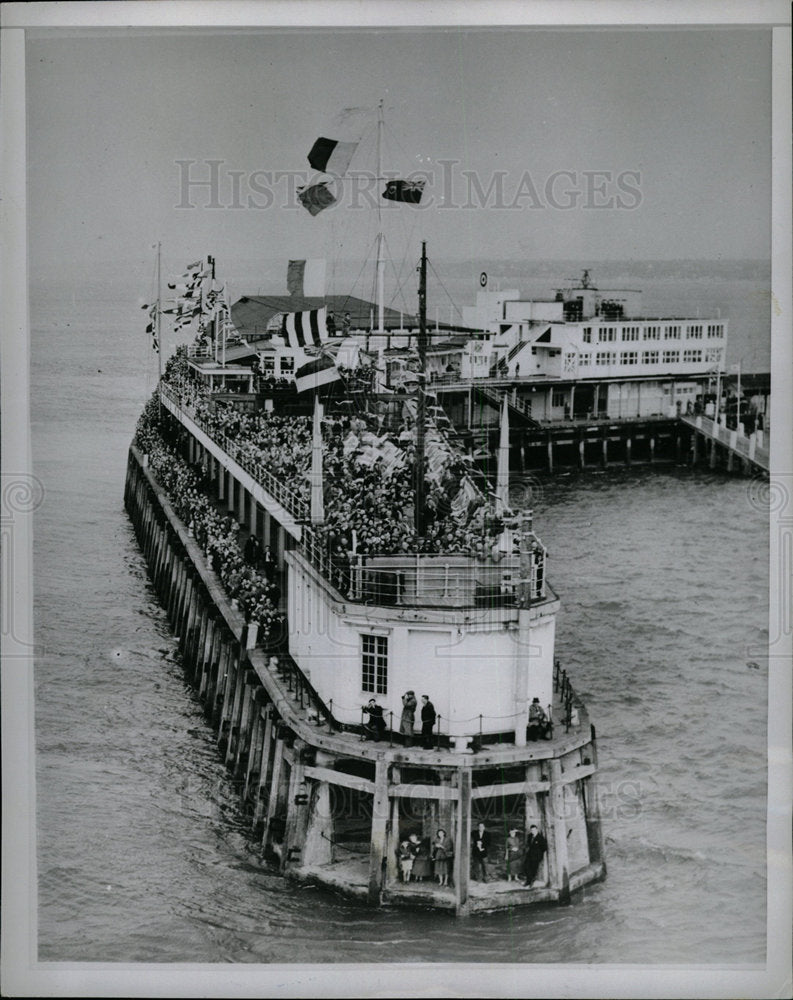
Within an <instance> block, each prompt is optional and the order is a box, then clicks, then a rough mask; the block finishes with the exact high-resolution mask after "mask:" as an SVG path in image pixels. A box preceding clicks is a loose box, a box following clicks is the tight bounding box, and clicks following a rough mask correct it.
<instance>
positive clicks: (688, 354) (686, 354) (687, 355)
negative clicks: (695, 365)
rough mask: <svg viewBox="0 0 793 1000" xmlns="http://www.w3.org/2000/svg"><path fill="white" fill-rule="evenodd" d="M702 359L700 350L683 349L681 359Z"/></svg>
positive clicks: (689, 360) (694, 360)
mask: <svg viewBox="0 0 793 1000" xmlns="http://www.w3.org/2000/svg"><path fill="white" fill-rule="evenodd" d="M701 360H702V351H683V361H688V362H689V363H690V362H692V361H693V362H696V361H701Z"/></svg>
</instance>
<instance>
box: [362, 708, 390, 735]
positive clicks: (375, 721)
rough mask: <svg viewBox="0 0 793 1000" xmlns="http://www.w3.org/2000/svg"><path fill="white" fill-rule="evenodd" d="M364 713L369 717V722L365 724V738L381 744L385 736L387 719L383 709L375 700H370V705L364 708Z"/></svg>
mask: <svg viewBox="0 0 793 1000" xmlns="http://www.w3.org/2000/svg"><path fill="white" fill-rule="evenodd" d="M363 710H364V712H365V713H366V714H367V715H368V716H369V721H368V722H366V723H364V727H363V738H364V739H365V740H374V741H375V743H379V742H380V740H381V739H382V738H383V736H384V734H385V718H384V717H383V709H382V707H381V706H380V705H378V704H377V702H376V701H375V700H374V698H370V699H369V704H368V705H364V706H363Z"/></svg>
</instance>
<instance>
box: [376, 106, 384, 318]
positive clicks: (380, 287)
mask: <svg viewBox="0 0 793 1000" xmlns="http://www.w3.org/2000/svg"><path fill="white" fill-rule="evenodd" d="M382 136H383V99H382V98H380V102H379V103H378V105H377V183H378V184H379V183H380V182H381V180H382V173H383V169H382V163H381V158H382ZM383 242H384V236H383V221H382V209H381V206H380V198H379V197H378V199H377V332H378V333H383V331H384V329H385V302H384V299H385V257H384V256H383Z"/></svg>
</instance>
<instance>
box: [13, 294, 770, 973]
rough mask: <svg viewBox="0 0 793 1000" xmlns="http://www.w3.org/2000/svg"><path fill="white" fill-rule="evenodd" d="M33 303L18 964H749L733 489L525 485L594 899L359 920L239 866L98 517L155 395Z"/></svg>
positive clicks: (754, 614) (677, 481) (761, 517)
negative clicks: (32, 696)
mask: <svg viewBox="0 0 793 1000" xmlns="http://www.w3.org/2000/svg"><path fill="white" fill-rule="evenodd" d="M33 305H34V314H33V318H34V327H35V332H34V339H33V373H32V377H33V389H34V412H33V429H34V462H35V470H34V471H35V472H36V474H37V475H38V476H39V478H40V479H41V480H42V482H43V484H44V487H45V491H46V492H45V500H44V504H43V506H42V508H41V509H40V511H39V512H38V515H37V520H36V524H35V591H36V622H37V633H38V634H37V638H38V641H39V642H40V643H41V644H42V645H43V648H44V653H43V655H42V656H41V658H40V659H39V661H38V663H37V667H36V731H37V802H38V814H37V824H38V838H39V839H38V871H39V957H40V959H42V960H62V961H75V960H96V961H116V962H135V961H147V962H152V961H153V962H176V961H191V962H196V961H209V962H339V961H346V962H372V961H381V962H382V961H386V962H387V961H477V960H479V961H488V962H498V961H525V962H581V963H584V962H592V963H689V962H697V963H700V962H739V963H742V962H758V961H762V960H763V958H764V954H765V893H766V871H765V850H766V848H765V810H766V770H765V768H766V760H765V758H766V709H767V704H766V702H767V698H766V687H767V661H766V658H765V654H764V649H763V646H764V643H765V642H766V641H767V632H766V624H767V558H768V541H767V530H766V516H765V513H764V512H763V510H761V509H758V506H757V505H753V503H752V502H750V499H749V484H748V481H747V480H743V479H729V478H726V477H724V476H722V475H713V474H708V473H705V472H691V471H689V470H685V469H681V470H671V471H656V472H653V473H648V472H646V471H641V470H634V471H632V472H630V473H628V472H624V473H621V472H619V471H609V472H608V473H605V474H600V473H596V472H592V473H587V474H586V476H584V477H578V476H560V477H556V478H553V479H549V480H545V481H543V482H542V483H541V484H540V495H539V497H538V501H537V505H536V517H535V527H536V528H537V530H538V531H539V533H540V534H541V536H542V537H543V539H544V540H545V541H546V543H547V544H548V546H549V549H550V555H551V560H552V561H551V564H550V567H551V568H550V579H551V581H552V583H553V584H554V586H555V588H556V589H557V590H558V591H559V593H560V595H561V597H562V611H561V613H560V614H559V617H558V622H557V651H558V655H559V656H560V657H561V659H562V661H563V663H564V665H565V666H566V667H567V669H568V671H569V672H570V674H571V677H572V680H573V683H574V685H575V687H576V688H577V689H578V691H579V692H580V694H581V695H582V696H583V698H584V699H585V701H586V702H587V704H588V706H589V709H590V713H591V716H592V719H593V721H594V722H595V724H596V726H597V730H598V736H599V749H600V766H601V776H600V789H601V799H602V805H603V811H604V814H605V816H604V823H605V834H606V848H607V859H608V879H607V880H606V881H605V882H604V883H602V884H600V885H597V886H595V887H593V888H590V889H587V890H586V891H584V892H583V893H582V894H580V895H579V896H578V897H576V898H575V901H574V903H573V904H572V905H571V906H569V907H566V908H558V907H542V908H538V909H536V910H533V911H531V912H515V913H506V914H501V915H491V916H486V917H476V918H473V919H471V920H470V921H465V922H455V921H454V920H451V919H449V918H448V917H446V916H442V915H433V914H422V913H405V912H393V913H390V912H376V911H375V912H372V911H368V910H365V909H363V908H362V907H359V906H356V905H354V904H351V903H347V902H344V901H342V900H340V899H337V898H335V897H334V896H333V895H331V894H330V893H327V892H325V891H322V890H319V889H314V888H297V887H295V886H293V885H291V884H290V883H288V882H285V881H283V880H282V879H281V878H280V877H279V876H277V875H274V874H273V873H272V872H269V871H268V870H267V869H266V868H264V867H263V866H262V864H261V863H260V860H259V857H258V855H257V852H256V849H255V845H253V844H251V843H250V842H249V840H248V838H247V830H246V827H245V826H244V824H243V823H242V821H241V817H240V816H239V814H238V812H237V808H236V803H235V799H234V795H233V792H232V789H231V786H230V783H229V780H228V778H227V775H226V772H225V770H224V768H223V767H222V765H221V763H220V761H219V759H218V755H217V752H216V748H215V744H214V739H213V736H212V733H211V732H210V730H209V729H208V728H207V727H206V725H205V723H204V719H203V715H202V713H201V710H200V708H199V705H198V703H197V702H196V700H195V698H194V696H193V694H192V693H191V691H190V690H189V688H188V687H187V686H186V684H185V683H184V680H183V678H182V674H181V670H180V667H179V664H178V662H177V661H176V659H175V647H174V642H173V640H172V639H171V637H170V635H169V632H168V628H167V626H166V622H165V617H164V614H163V612H162V611H161V609H160V608H159V606H158V604H157V602H156V600H155V598H154V595H153V592H152V590H151V588H150V586H149V584H148V582H147V577H146V574H145V570H144V565H143V560H142V557H141V555H140V554H139V552H138V549H137V546H136V544H135V541H134V537H133V534H132V530H131V527H130V525H129V523H128V521H127V519H126V516H125V514H124V511H123V506H122V493H123V479H124V468H125V462H126V450H127V446H128V444H129V440H130V438H131V434H132V431H133V428H134V422H135V419H136V417H137V414H138V412H139V410H140V407H141V405H142V403H143V400H144V398H145V396H146V394H147V391H150V390H151V388H153V377H152V365H151V362H150V361H148V362H147V355H146V345H145V343H143V341H144V340H145V338H144V336H143V333H142V329H141V331H140V333H138V331H137V330H134V329H132V330H131V329H130V327H129V325H124V327H123V328H122V326H121V323H120V322H119V321H116V325H115V326H114V320H113V319H112V316H113V307H112V305H111V304H110V303H103V302H101V301H96V300H94V301H92V302H91V303H78V304H77V306H76V307H75V308H74V309H72V310H71V311H70V314H71V318H70V320H69V322H70V323H71V325H70V326H69V327H67V326H66V322H67V321H66V320H65V319H64V313H63V310H62V307H60V306H59V308H58V309H57V310H56V309H54V308H50V307H48V304H47V303H46V302H45V301H44V300H41V301H39V302H38V303H37V302H36V301H35V300H34V303H33ZM77 317H79V323H77V321H76V320H77ZM108 317H111V318H110V319H109V318H108ZM141 327H142V324H141ZM147 364H148V370H149V373H150V374H149V377H148V385H147V377H146V375H145V374H144V372H145V370H146V365H147ZM747 661H755V662H756V663H757V665H758V669H753V668H749V667H747Z"/></svg>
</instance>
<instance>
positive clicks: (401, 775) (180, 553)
mask: <svg viewBox="0 0 793 1000" xmlns="http://www.w3.org/2000/svg"><path fill="white" fill-rule="evenodd" d="M146 464H147V463H146V461H145V459H144V457H143V456H141V455H140V454H139V453H138V452H137V450H136V449H135V448H134V447H133V448H132V449H131V450H130V456H129V462H128V468H127V479H126V488H125V505H126V508H127V511H128V513H129V516H130V519H131V521H132V524H133V526H134V530H135V533H136V536H137V539H138V542H139V545H140V547H141V550H142V552H143V555H144V558H145V560H146V563H147V565H148V569H149V574H150V578H151V580H152V583H153V585H154V587H155V590H156V592H157V594H158V597H159V599H160V601H161V602H162V605H163V607H164V608H165V609H166V611H167V614H168V617H169V619H170V621H171V624H172V627H173V630H174V633H175V634H176V635H177V636H178V641H179V648H180V652H181V657H182V662H183V665H184V670H185V673H186V676H187V678H188V679H189V681H190V682H191V684H192V685H193V687H194V689H195V691H196V694H197V696H198V698H199V699H200V701H201V702H202V704H203V707H204V712H205V715H206V718H207V721H208V722H209V724H210V725H211V726H212V728H213V730H214V732H215V733H216V738H217V743H218V748H219V751H220V752H221V754H222V755H223V758H224V760H225V763H226V765H227V767H228V768H229V770H230V772H231V774H232V775H233V778H234V780H235V782H236V784H237V787H238V790H239V795H240V801H241V805H242V808H243V809H244V810H245V812H246V813H247V815H248V817H249V819H250V822H251V827H252V830H253V835H254V837H255V838H256V839H257V840H258V841H259V843H260V845H261V849H262V852H263V854H264V855H265V856H266V857H269V858H270V859H271V860H272V861H273V862H274V863H275V864H277V865H278V867H279V868H280V870H281V871H283V872H284V873H286V874H289V875H290V876H292V877H294V878H296V879H299V880H302V881H313V882H317V883H319V884H323V885H325V886H329V887H332V888H335V889H338V890H340V891H342V892H343V893H345V894H347V895H349V896H352V897H357V898H359V899H361V900H362V901H364V902H367V903H369V904H370V905H383V904H386V905H400V906H426V907H433V908H440V909H445V910H449V911H451V912H454V913H456V914H457V915H460V916H464V915H467V914H470V913H473V912H477V911H483V910H493V909H501V908H507V907H512V906H516V905H517V906H519V905H526V904H529V903H535V902H540V901H557V902H561V903H564V902H567V901H568V900H569V898H570V893H571V892H572V891H573V890H575V889H577V888H580V887H582V886H584V885H586V884H588V883H591V882H594V881H597V880H599V879H601V878H603V877H604V875H605V870H606V869H605V861H604V856H603V841H602V830H601V823H600V816H599V812H598V795H597V788H596V784H595V780H596V779H595V775H596V743H595V734H594V729H592V731H591V733H590V732H585V733H584V734H583V735H582V734H581V733H578V734H571V735H570V738H569V739H566V740H563V741H561V742H558V741H557V742H555V743H554V744H553V745H552V746H551V745H546V746H543V745H542V744H535V745H534V747H532V748H531V749H527V748H518V747H514V746H513V747H507V748H504V749H496V750H494V749H492V748H483V750H482V751H480V752H478V753H470V752H469V753H455V752H450V751H443V752H441V751H436V752H427V751H411V750H410V749H406V748H403V747H399V746H396V747H389V748H387V749H386V748H384V747H382V748H381V746H380V745H379V744H369V743H361V742H360V738H359V736H358V735H357V733H355V732H339V731H338V730H335V729H334V727H333V725H326V724H323V720H321V719H318V718H317V717H316V716H314V715H312V713H311V709H310V706H308V707H307V706H304V704H303V691H302V689H301V691H300V697H299V701H298V699H297V690H295V691H294V692H292V691H291V681H290V683H289V690H288V689H287V678H286V677H285V676H284V674H283V672H282V671H280V670H279V668H278V666H276V665H274V661H273V660H272V659H271V658H270V656H269V655H268V653H267V651H266V650H263V649H259V648H256V647H253V648H250V647H251V644H250V643H249V641H248V639H249V627H248V626H247V625H246V623H245V622H244V621H243V619H242V617H241V616H240V614H239V612H238V611H236V610H235V609H234V608H232V607H231V606H230V604H229V602H228V601H227V599H226V595H225V592H224V591H223V589H222V587H221V585H220V583H219V581H218V579H217V577H216V576H215V574H214V573H213V572H212V571H211V570H210V569H209V567H208V566H207V565H206V562H205V560H204V557H203V553H202V552H201V550H200V549H199V547H198V546H197V544H196V543H195V541H194V539H192V537H191V536H190V533H189V531H188V529H187V528H186V526H185V525H184V524H182V522H181V521H180V520H179V518H178V517H177V516H176V514H175V512H174V511H173V509H172V508H171V505H170V504H169V502H168V500H167V497H166V496H165V494H164V492H163V491H162V489H161V488H160V487H159V486H158V484H157V483H156V481H155V480H154V478H153V476H152V475H151V472H150V470H149V469H147V468H146V467H145V466H146ZM224 485H225V486H226V487H227V488H225V489H224V488H223V485H221V484H219V486H220V489H219V493H220V494H221V495H224V494H225V495H226V496H227V497H228V499H229V502H230V503H231V502H233V501H232V499H231V498H232V497H233V496H234V485H233V483H232V482H228V483H226V484H224ZM241 502H242V501H241V499H238V503H241ZM480 820H482V821H484V822H485V823H486V824H487V825H488V826H489V827H490V828H491V829H496V828H498V829H505V828H508V827H509V826H512V825H514V826H515V827H516V828H517V829H519V830H522V829H524V828H527V827H528V825H529V824H530V823H536V824H537V825H538V827H540V829H541V830H543V831H544V832H545V835H546V837H547V841H548V851H547V856H546V858H545V860H544V862H543V865H542V867H541V869H540V873H539V877H538V880H537V883H536V887H534V888H524V887H523V885H522V884H521V883H515V882H508V883H505V882H503V881H499V880H497V879H496V880H495V881H493V882H488V883H482V882H474V881H472V880H471V877H470V846H471V831H472V829H475V827H476V823H478V822H479V821H480ZM439 827H443V828H445V829H446V830H447V832H448V835H449V840H450V841H451V843H452V845H453V864H452V875H451V879H450V885H449V886H448V887H441V886H440V885H437V884H435V883H434V882H431V881H430V882H413V883H411V882H408V883H403V882H401V881H400V879H399V872H398V870H397V862H396V853H397V848H398V846H399V843H400V841H401V840H403V839H405V838H407V837H408V836H409V834H410V833H416V834H418V835H419V837H420V839H426V838H432V837H433V836H434V834H435V832H436V830H437V829H438V828H439ZM492 860H495V859H491V862H492Z"/></svg>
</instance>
